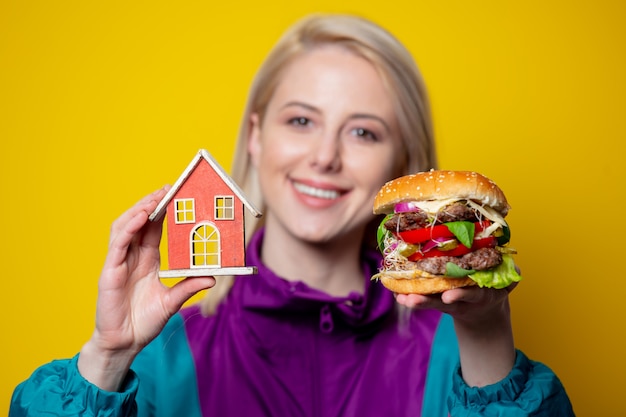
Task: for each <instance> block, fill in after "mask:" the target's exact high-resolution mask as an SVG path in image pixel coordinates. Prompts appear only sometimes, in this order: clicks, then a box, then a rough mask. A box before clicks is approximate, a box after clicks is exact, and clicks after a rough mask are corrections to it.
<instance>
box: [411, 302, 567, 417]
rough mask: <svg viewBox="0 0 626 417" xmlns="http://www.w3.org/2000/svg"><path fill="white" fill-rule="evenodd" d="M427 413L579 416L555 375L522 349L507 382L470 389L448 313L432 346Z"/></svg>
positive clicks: (424, 407)
mask: <svg viewBox="0 0 626 417" xmlns="http://www.w3.org/2000/svg"><path fill="white" fill-rule="evenodd" d="M422 415H423V416H434V417H446V416H449V415H450V416H454V417H457V416H458V417H478V416H481V417H488V416H493V417H525V416H534V417H561V416H562V417H570V416H574V412H573V410H572V405H571V403H570V400H569V398H568V396H567V394H566V392H565V389H564V387H563V385H562V384H561V382H560V380H559V379H558V377H557V376H556V375H555V374H554V372H552V371H551V370H550V368H548V367H547V366H545V365H544V364H542V363H539V362H535V361H531V360H530V359H528V358H527V357H526V355H525V354H524V353H523V352H521V351H519V350H518V351H517V354H516V361H515V365H514V367H513V369H512V370H511V372H510V373H509V375H508V376H507V377H506V378H505V379H503V380H502V381H500V382H498V383H496V384H493V385H488V386H486V387H481V388H476V387H469V386H468V385H467V384H466V383H465V381H464V380H463V377H462V376H461V368H460V365H459V349H458V342H457V339H456V334H455V332H454V323H453V321H452V318H451V317H450V316H449V315H447V314H444V315H443V316H442V319H441V321H440V323H439V326H438V327H437V332H436V333H435V338H434V340H433V344H432V348H431V356H430V363H429V367H428V373H427V375H426V387H425V389H424V403H423V405H422Z"/></svg>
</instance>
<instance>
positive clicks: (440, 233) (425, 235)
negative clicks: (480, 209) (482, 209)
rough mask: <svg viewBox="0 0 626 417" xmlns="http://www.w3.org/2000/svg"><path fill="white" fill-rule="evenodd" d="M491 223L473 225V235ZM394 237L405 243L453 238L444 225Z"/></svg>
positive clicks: (402, 233)
mask: <svg viewBox="0 0 626 417" xmlns="http://www.w3.org/2000/svg"><path fill="white" fill-rule="evenodd" d="M490 224H491V223H490V222H488V221H482V222H476V223H474V227H475V229H474V233H479V232H480V231H482V230H483V229H485V228H487V227H489V225H490ZM396 236H398V237H400V238H401V239H402V240H404V241H405V242H406V243H414V244H415V243H422V242H426V241H427V240H431V239H437V238H440V237H454V234H453V233H452V232H451V231H450V229H448V226H446V225H445V224H440V225H437V226H428V227H424V228H421V229H413V230H406V231H404V232H398V233H396Z"/></svg>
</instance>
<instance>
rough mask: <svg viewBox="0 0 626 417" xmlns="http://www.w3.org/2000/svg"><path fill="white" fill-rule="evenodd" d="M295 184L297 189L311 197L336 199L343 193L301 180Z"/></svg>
mask: <svg viewBox="0 0 626 417" xmlns="http://www.w3.org/2000/svg"><path fill="white" fill-rule="evenodd" d="M293 186H294V187H295V189H296V190H298V191H299V192H301V193H302V194H305V195H309V196H311V197H316V198H323V199H325V200H334V199H336V198H339V197H340V196H341V193H340V192H339V191H336V190H324V189H321V188H315V187H311V186H309V185H305V184H302V183H299V182H294V183H293Z"/></svg>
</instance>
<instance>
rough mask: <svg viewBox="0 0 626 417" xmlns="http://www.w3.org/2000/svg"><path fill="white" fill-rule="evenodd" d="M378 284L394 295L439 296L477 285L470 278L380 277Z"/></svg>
mask: <svg viewBox="0 0 626 417" xmlns="http://www.w3.org/2000/svg"><path fill="white" fill-rule="evenodd" d="M380 283H381V284H383V286H385V288H387V289H388V290H390V291H392V292H394V293H396V294H422V295H430V294H439V293H442V292H444V291H448V290H452V289H454V288H463V287H470V286H473V285H477V284H476V282H474V281H473V280H472V279H471V278H467V277H466V278H447V277H433V278H412V279H406V278H392V277H389V276H385V275H382V276H381V277H380Z"/></svg>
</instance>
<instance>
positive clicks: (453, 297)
mask: <svg viewBox="0 0 626 417" xmlns="http://www.w3.org/2000/svg"><path fill="white" fill-rule="evenodd" d="M507 294H508V293H507V291H505V290H497V289H494V288H479V287H469V288H455V289H453V290H449V291H445V292H444V293H443V294H441V301H442V302H443V303H445V304H454V303H460V302H466V303H470V304H478V303H483V304H488V303H493V302H496V301H498V300H501V299H503V298H505V297H506V295H507Z"/></svg>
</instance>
